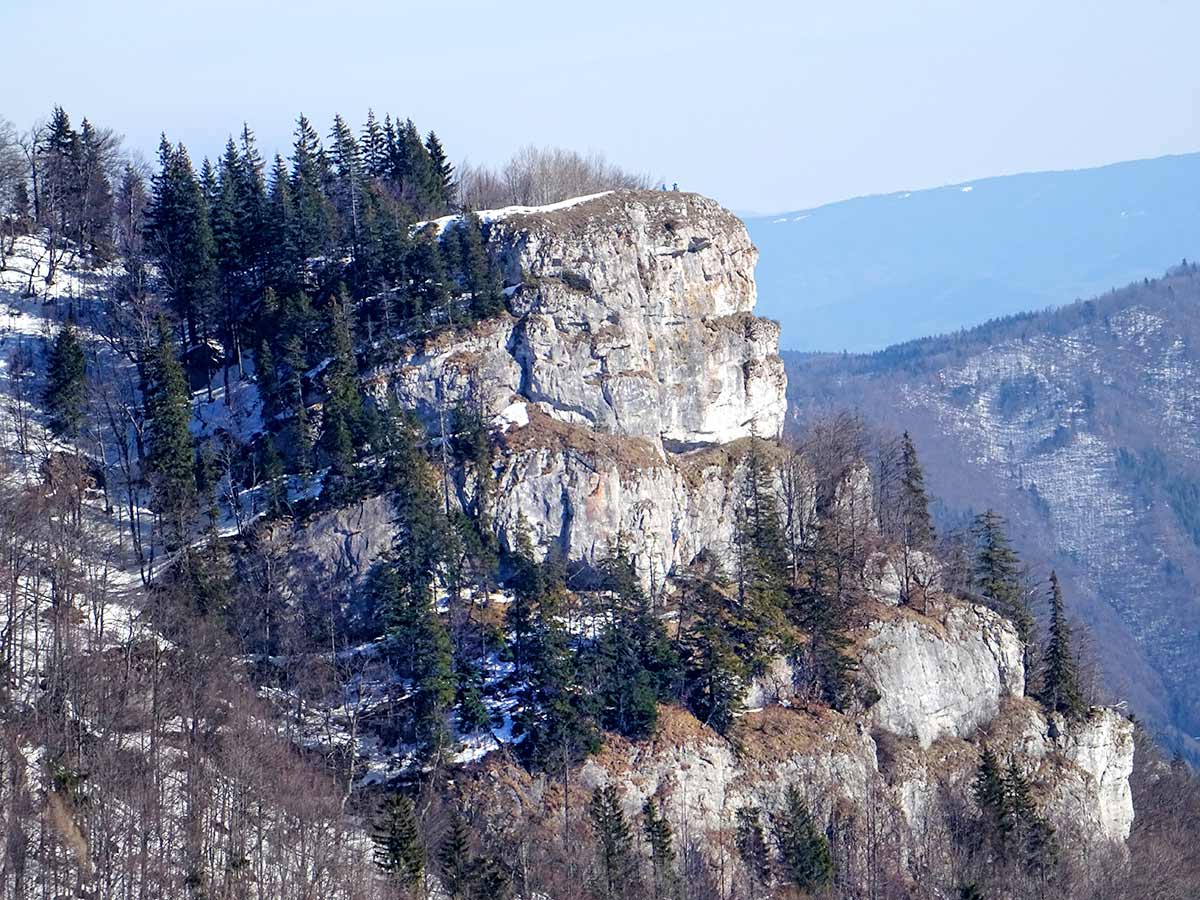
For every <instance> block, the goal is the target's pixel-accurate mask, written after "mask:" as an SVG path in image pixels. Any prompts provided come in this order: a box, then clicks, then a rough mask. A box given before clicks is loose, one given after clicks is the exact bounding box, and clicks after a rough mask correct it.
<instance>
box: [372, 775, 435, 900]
mask: <svg viewBox="0 0 1200 900" xmlns="http://www.w3.org/2000/svg"><path fill="white" fill-rule="evenodd" d="M371 840H372V842H373V843H374V844H375V865H377V866H378V867H379V868H380V869H381V870H383V871H384V872H386V873H387V874H388V875H389V876H390V877H391V879H392V880H393V881H394V883H395V884H396V885H397V886H398V887H400V888H401V889H402V890H407V889H409V888H412V887H413V886H414V885H416V883H417V882H418V881H419V880H420V878H421V876H422V874H424V871H425V847H424V846H423V844H422V842H421V830H420V826H419V825H418V824H417V816H416V812H415V811H414V809H413V804H412V800H410V799H409V798H408V797H407V796H406V795H404V794H400V793H396V794H392V795H391V796H389V797H388V798H387V800H385V801H384V805H383V813H382V816H381V817H380V820H379V823H378V824H377V826H376V828H375V831H374V832H373V833H372V835H371Z"/></svg>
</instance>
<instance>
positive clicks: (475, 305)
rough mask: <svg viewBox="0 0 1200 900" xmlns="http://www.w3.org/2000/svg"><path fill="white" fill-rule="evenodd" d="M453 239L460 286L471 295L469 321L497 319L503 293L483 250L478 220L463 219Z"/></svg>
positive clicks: (472, 217) (481, 233) (476, 218)
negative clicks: (460, 277) (456, 246)
mask: <svg viewBox="0 0 1200 900" xmlns="http://www.w3.org/2000/svg"><path fill="white" fill-rule="evenodd" d="M454 237H455V239H456V241H457V243H458V256H459V259H460V265H461V267H462V272H463V284H464V287H465V288H466V289H467V291H469V292H470V294H471V304H470V314H471V318H472V319H487V318H490V317H492V316H495V315H499V314H500V313H501V312H503V310H504V293H503V292H502V291H501V290H500V281H499V279H498V278H497V277H496V272H495V269H493V268H492V266H491V264H490V262H489V261H488V257H487V253H486V252H485V251H484V249H483V225H482V223H481V222H480V221H479V217H478V216H477V215H475V214H474V213H470V214H468V215H466V216H464V217H463V221H462V223H461V224H460V225H459V227H458V228H457V229H455V232H454Z"/></svg>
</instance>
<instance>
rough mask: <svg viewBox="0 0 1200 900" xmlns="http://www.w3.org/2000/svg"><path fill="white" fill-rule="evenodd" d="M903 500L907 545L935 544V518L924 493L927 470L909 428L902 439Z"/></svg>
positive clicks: (901, 485) (927, 545)
mask: <svg viewBox="0 0 1200 900" xmlns="http://www.w3.org/2000/svg"><path fill="white" fill-rule="evenodd" d="M900 442H901V443H900V448H901V449H900V454H901V455H900V469H901V471H900V502H901V506H902V515H903V522H904V543H905V546H906V547H912V548H915V549H918V550H922V549H927V548H928V547H930V546H932V544H933V539H934V531H933V520H932V519H931V518H930V516H929V496H928V495H927V494H926V493H925V470H924V469H923V468H922V467H921V462H920V460H918V459H917V448H916V445H915V444H913V440H912V437H911V436H910V435H909V433H908V432H907V431H906V432H904V434H903V436H902V437H901V439H900Z"/></svg>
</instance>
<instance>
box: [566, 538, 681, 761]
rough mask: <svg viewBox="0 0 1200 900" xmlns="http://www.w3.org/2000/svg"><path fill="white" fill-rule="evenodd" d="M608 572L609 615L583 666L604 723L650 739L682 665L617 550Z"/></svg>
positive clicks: (625, 561)
mask: <svg viewBox="0 0 1200 900" xmlns="http://www.w3.org/2000/svg"><path fill="white" fill-rule="evenodd" d="M604 568H605V572H606V576H607V577H606V582H607V584H606V587H607V591H606V592H605V596H607V598H608V599H609V603H610V607H609V614H608V616H607V617H606V619H607V621H606V623H605V624H604V625H603V626H602V628H601V631H600V635H599V637H598V638H597V640H596V642H595V644H594V646H592V647H591V648H589V650H588V651H587V652H586V653H585V654H584V658H583V660H582V661H581V665H582V666H585V667H588V668H590V669H591V670H592V673H593V683H592V691H591V695H592V700H593V703H594V705H595V707H596V709H597V714H598V719H599V722H600V724H601V725H602V726H603V727H605V728H607V729H609V730H612V731H616V732H618V733H620V734H622V735H625V736H626V737H630V738H635V739H637V738H644V737H649V736H650V735H651V734H653V732H654V727H655V724H656V723H657V721H658V703H659V702H660V701H665V700H668V699H670V697H671V696H672V694H673V692H674V689H675V686H676V680H677V676H678V671H679V660H678V657H677V655H676V653H675V648H674V647H673V646H672V644H671V642H670V639H669V638H668V637H667V633H666V629H665V628H664V627H663V624H662V620H661V619H660V618H659V617H658V616H656V615H654V613H653V611H652V610H651V607H650V602H649V598H648V597H647V596H646V594H645V592H644V591H643V590H642V588H641V584H640V583H639V581H638V577H637V574H636V573H635V571H634V569H633V566H632V564H631V563H630V562H629V560H628V559H626V558H625V556H624V554H623V552H622V551H621V550H620V549H619V548H618V550H617V552H616V555H615V556H614V557H613V558H612V559H610V560H608V561H607V562H606V563H605V565H604Z"/></svg>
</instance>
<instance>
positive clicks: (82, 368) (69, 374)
mask: <svg viewBox="0 0 1200 900" xmlns="http://www.w3.org/2000/svg"><path fill="white" fill-rule="evenodd" d="M47 368H48V371H47V375H46V393H45V398H44V399H45V404H46V409H47V411H48V412H49V413H50V430H51V431H52V432H53V433H54V434H55V435H56V436H57V437H61V438H66V439H68V440H72V441H73V440H75V439H76V438H78V437H79V429H80V426H81V424H82V422H83V412H84V406H85V404H86V402H87V367H86V363H85V361H84V356H83V347H82V346H81V345H80V343H79V336H78V335H77V334H76V332H75V326H74V325H73V324H72V323H71V322H70V321H68V322H67V323H66V324H65V325H63V327H62V328H60V329H59V331H58V335H57V336H56V337H55V338H54V343H53V344H51V346H50V359H49V364H48V367H47Z"/></svg>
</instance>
